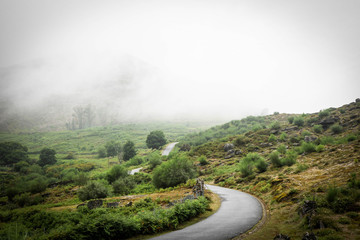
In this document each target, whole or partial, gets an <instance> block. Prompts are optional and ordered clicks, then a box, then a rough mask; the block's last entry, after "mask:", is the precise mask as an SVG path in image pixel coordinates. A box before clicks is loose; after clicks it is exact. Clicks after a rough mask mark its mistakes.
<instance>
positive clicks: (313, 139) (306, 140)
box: [304, 136, 317, 142]
mask: <svg viewBox="0 0 360 240" xmlns="http://www.w3.org/2000/svg"><path fill="white" fill-rule="evenodd" d="M304 140H305V142H313V141H316V140H317V137H315V136H305V138H304Z"/></svg>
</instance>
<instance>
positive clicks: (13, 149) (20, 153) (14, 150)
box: [0, 142, 28, 165]
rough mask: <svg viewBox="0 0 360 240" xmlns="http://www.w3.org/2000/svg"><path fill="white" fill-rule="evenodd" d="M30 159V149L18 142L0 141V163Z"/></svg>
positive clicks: (5, 163)
mask: <svg viewBox="0 0 360 240" xmlns="http://www.w3.org/2000/svg"><path fill="white" fill-rule="evenodd" d="M27 160H28V149H27V147H25V146H23V145H21V144H20V143H18V142H3V143H0V165H9V164H14V163H17V162H20V161H27Z"/></svg>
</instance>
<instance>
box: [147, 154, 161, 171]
mask: <svg viewBox="0 0 360 240" xmlns="http://www.w3.org/2000/svg"><path fill="white" fill-rule="evenodd" d="M161 163H162V160H161V155H160V152H159V151H155V152H153V153H151V154H150V155H149V164H150V169H154V168H155V167H157V166H158V165H160V164H161Z"/></svg>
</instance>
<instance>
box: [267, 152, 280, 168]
mask: <svg viewBox="0 0 360 240" xmlns="http://www.w3.org/2000/svg"><path fill="white" fill-rule="evenodd" d="M269 159H270V162H271V163H272V164H273V165H274V166H275V167H281V166H282V164H281V161H280V155H279V152H277V151H273V152H272V153H270V155H269Z"/></svg>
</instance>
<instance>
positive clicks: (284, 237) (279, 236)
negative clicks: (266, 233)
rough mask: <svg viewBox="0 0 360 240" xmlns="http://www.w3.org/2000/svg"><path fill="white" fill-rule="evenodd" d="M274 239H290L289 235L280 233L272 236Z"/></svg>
mask: <svg viewBox="0 0 360 240" xmlns="http://www.w3.org/2000/svg"><path fill="white" fill-rule="evenodd" d="M274 240H290V237H289V236H287V235H285V234H281V233H280V234H278V235H276V236H275V237H274Z"/></svg>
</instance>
